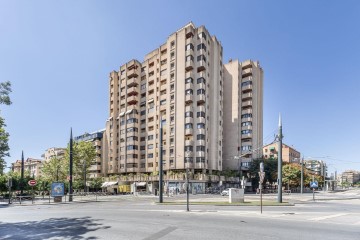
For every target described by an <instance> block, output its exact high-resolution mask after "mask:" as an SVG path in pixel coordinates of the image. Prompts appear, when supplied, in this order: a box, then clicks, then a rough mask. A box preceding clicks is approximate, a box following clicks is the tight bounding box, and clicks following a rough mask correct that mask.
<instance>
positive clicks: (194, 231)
mask: <svg viewBox="0 0 360 240" xmlns="http://www.w3.org/2000/svg"><path fill="white" fill-rule="evenodd" d="M197 197H198V198H199V199H200V198H201V196H197ZM154 200H156V199H155V198H151V197H133V196H119V197H116V198H113V199H112V200H111V201H103V202H88V203H71V204H57V205H55V204H53V205H23V206H19V205H16V206H7V205H1V207H0V239H33V240H35V239H36V240H38V239H143V240H145V239H146V240H155V239H207V240H211V239H217V240H218V239H246V240H252V239H254V240H255V239H262V240H263V239H264V240H267V239H287V240H288V239H319V240H320V239H326V240H332V239H334V240H335V239H336V240H339V239H341V240H347V239H354V240H358V239H360V199H352V200H332V201H318V202H310V201H309V202H306V203H302V204H296V205H295V206H279V207H264V212H263V214H260V209H259V207H255V206H253V207H251V206H250V207H248V206H247V207H245V206H212V205H210V206H209V205H205V206H204V205H200V206H198V205H197V206H190V212H186V211H185V209H186V206H184V205H182V206H174V205H157V204H155V203H154ZM165 200H166V199H165Z"/></svg>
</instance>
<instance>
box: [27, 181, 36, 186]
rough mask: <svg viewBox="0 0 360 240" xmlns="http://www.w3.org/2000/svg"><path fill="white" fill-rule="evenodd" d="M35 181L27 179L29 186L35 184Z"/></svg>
mask: <svg viewBox="0 0 360 240" xmlns="http://www.w3.org/2000/svg"><path fill="white" fill-rule="evenodd" d="M36 183H37V182H36V180H29V181H28V184H29V185H30V186H32V187H33V186H35V185H36Z"/></svg>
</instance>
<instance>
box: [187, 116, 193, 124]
mask: <svg viewBox="0 0 360 240" xmlns="http://www.w3.org/2000/svg"><path fill="white" fill-rule="evenodd" d="M193 122H194V118H192V117H186V118H185V123H193Z"/></svg>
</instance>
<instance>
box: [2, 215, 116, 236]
mask: <svg viewBox="0 0 360 240" xmlns="http://www.w3.org/2000/svg"><path fill="white" fill-rule="evenodd" d="M100 220H101V219H91V218H90V217H82V218H50V219H46V220H42V221H27V222H18V223H4V222H0V239H30V240H38V239H49V238H51V239H98V238H97V237H84V236H82V235H84V234H86V233H88V232H92V231H96V230H99V229H108V228H110V226H102V225H103V224H101V223H98V221H100Z"/></svg>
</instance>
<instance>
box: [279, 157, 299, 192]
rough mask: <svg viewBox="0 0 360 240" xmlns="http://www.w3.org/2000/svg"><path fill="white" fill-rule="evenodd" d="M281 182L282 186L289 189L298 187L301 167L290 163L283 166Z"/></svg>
mask: <svg viewBox="0 0 360 240" xmlns="http://www.w3.org/2000/svg"><path fill="white" fill-rule="evenodd" d="M282 174H283V178H282V182H283V186H286V185H288V186H289V187H298V186H300V184H301V183H300V181H301V165H298V164H295V163H290V164H284V165H283V167H282Z"/></svg>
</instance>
